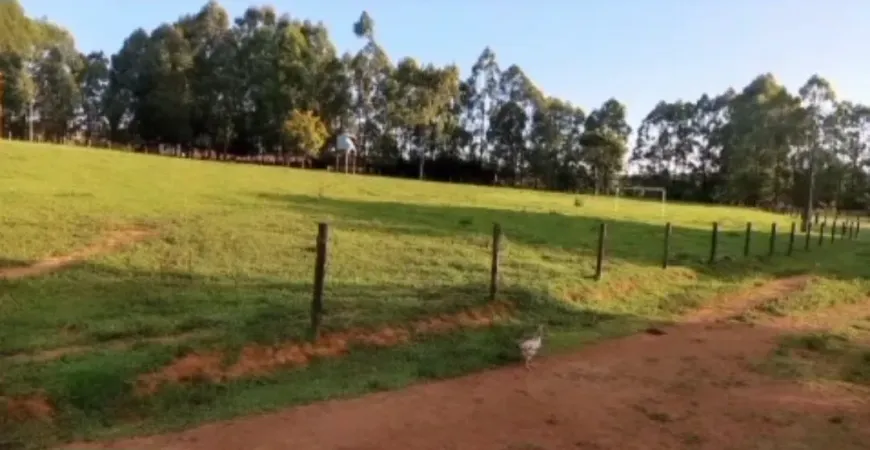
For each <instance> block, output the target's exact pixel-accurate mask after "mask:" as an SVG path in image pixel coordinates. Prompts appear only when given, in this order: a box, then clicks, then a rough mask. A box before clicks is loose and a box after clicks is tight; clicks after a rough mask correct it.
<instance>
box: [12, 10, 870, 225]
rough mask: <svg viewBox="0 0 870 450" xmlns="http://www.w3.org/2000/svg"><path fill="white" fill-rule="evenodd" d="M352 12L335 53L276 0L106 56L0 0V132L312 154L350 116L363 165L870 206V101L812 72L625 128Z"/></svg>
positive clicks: (314, 26) (172, 27) (573, 185)
mask: <svg viewBox="0 0 870 450" xmlns="http://www.w3.org/2000/svg"><path fill="white" fill-rule="evenodd" d="M351 25H352V26H353V30H354V32H355V34H356V35H357V36H358V37H359V39H360V40H361V41H362V42H363V43H364V45H363V46H362V48H361V49H360V50H359V51H358V52H356V53H354V54H351V53H344V54H339V52H338V51H337V50H336V48H335V46H334V44H333V43H332V41H331V39H330V37H329V33H328V32H327V30H326V28H325V27H324V26H323V24H321V23H316V22H312V21H309V20H303V19H299V18H295V17H292V16H290V15H287V14H284V15H280V14H279V13H278V12H277V11H275V10H274V9H273V8H271V7H250V8H248V9H247V10H246V11H245V12H244V13H243V14H242V15H241V16H240V17H238V18H235V19H234V20H231V18H230V16H229V14H228V13H227V11H226V10H225V9H224V8H223V7H221V6H220V5H219V4H218V3H217V2H215V1H209V2H208V3H206V4H205V5H204V6H203V7H202V9H201V10H199V11H198V12H195V13H192V14H189V15H185V16H182V17H180V18H178V19H177V20H176V21H174V22H171V23H165V24H162V25H160V26H158V27H157V28H155V29H154V30H151V31H150V32H149V31H146V30H144V29H141V28H140V29H136V30H132V32H131V34H130V35H129V36H128V37H127V38H126V39H125V40H124V42H123V43H122V44H121V47H120V49H119V50H118V51H117V52H116V53H115V54H113V55H105V54H104V53H102V52H94V53H90V54H87V55H85V54H82V53H80V52H79V51H78V50H77V49H76V46H75V41H74V39H73V37H72V35H71V34H70V33H69V32H67V31H66V30H64V29H63V28H61V27H60V26H58V25H56V24H52V23H49V22H47V21H44V20H34V19H31V18H28V17H27V16H26V14H25V11H24V10H23V8H22V7H21V5H20V4H19V3H18V2H17V1H16V0H0V72H2V74H3V83H4V86H3V87H4V89H3V91H4V95H3V99H2V107H3V109H2V119H3V124H4V126H5V132H6V133H8V137H14V138H19V139H40V140H45V141H55V142H61V141H64V142H66V141H70V140H73V141H78V142H82V143H87V144H89V145H106V143H116V144H122V145H130V146H134V147H137V148H157V147H167V148H173V149H182V150H183V151H184V152H185V153H189V152H192V151H197V152H198V153H201V152H202V151H206V152H208V153H212V154H213V155H215V157H216V158H218V159H256V160H260V161H263V160H271V161H275V162H278V163H282V164H290V163H291V162H294V161H295V162H299V161H301V163H302V165H303V166H305V165H306V164H313V165H317V166H321V167H322V166H323V165H325V164H328V163H330V162H331V161H333V160H335V157H336V155H335V154H334V153H333V152H332V151H331V148H332V143H333V141H334V138H335V136H336V135H337V134H338V133H340V132H348V133H352V134H353V135H354V136H355V137H356V140H357V142H358V145H359V149H358V150H359V151H358V155H357V159H356V164H357V166H358V167H359V168H360V169H361V170H363V171H368V172H375V173H380V174H384V175H392V176H404V177H419V178H427V179H433V180H443V181H455V182H472V183H487V184H502V185H511V186H522V187H530V188H536V189H553V190H571V191H591V192H594V193H599V192H608V191H611V190H612V189H613V188H614V187H615V186H616V185H617V184H618V183H622V184H631V185H635V186H650V187H664V188H666V189H667V192H668V198H669V199H673V200H687V201H697V202H714V203H728V204H741V205H747V206H761V207H768V208H776V207H782V206H783V205H786V206H788V207H793V206H800V205H804V204H806V203H807V195H808V193H809V192H810V183H812V184H813V186H812V192H813V194H814V197H815V199H816V201H817V203H819V204H823V205H825V206H832V207H835V208H840V209H867V208H868V206H870V195H868V188H870V177H868V166H870V108H868V107H867V106H866V105H861V104H857V103H854V102H850V101H848V100H843V99H839V98H837V96H836V94H835V92H834V90H833V89H832V87H831V84H830V83H829V82H828V81H827V80H825V79H824V78H823V77H821V76H819V75H814V76H812V77H810V79H808V80H807V82H806V83H805V85H804V86H803V87H801V88H800V89H799V90H798V92H789V91H788V89H786V88H785V87H784V86H782V85H781V84H780V83H779V82H778V81H777V79H776V78H775V77H774V76H773V75H772V74H769V73H765V74H761V75H759V76H758V77H756V78H755V79H753V80H751V81H750V82H749V83H748V84H747V85H746V86H745V87H744V88H743V89H741V90H739V91H738V90H734V89H731V88H729V89H727V90H726V91H724V92H722V93H713V94H704V95H702V96H701V97H700V98H698V99H697V100H694V101H686V100H675V101H665V100H663V101H661V102H659V103H658V104H657V105H656V106H655V107H654V108H653V109H652V111H650V112H649V113H648V114H647V115H646V117H645V118H644V120H643V121H642V123H641V124H640V126H639V128H638V129H637V130H632V129H631V127H630V126H629V124H628V123H627V122H626V107H625V105H623V104H622V103H620V102H619V101H618V100H617V99H615V98H611V99H609V100H607V101H606V102H604V103H603V104H602V105H600V106H598V107H596V108H595V109H592V110H588V111H587V110H585V109H584V108H582V107H580V106H578V105H574V104H571V103H570V102H567V101H564V100H561V99H558V98H553V97H548V96H546V95H544V94H543V93H542V92H541V91H540V90H539V89H538V88H537V87H536V86H535V84H534V83H533V82H532V80H531V79H529V77H528V76H527V75H526V74H525V73H524V72H523V70H522V68H520V67H519V66H517V65H503V64H502V63H500V62H499V60H498V58H497V57H496V54H495V52H494V51H493V50H492V49H490V48H488V47H487V48H485V49H483V51H482V52H481V54H480V56H479V58H478V59H477V61H476V62H475V64H474V65H473V67H472V68H471V71H470V73H469V74H467V76H465V77H462V75H461V74H460V71H459V69H458V68H457V67H456V66H455V65H449V66H444V67H439V66H435V65H431V64H420V63H419V62H417V61H416V60H415V59H414V58H411V57H405V58H402V59H400V60H398V62H393V61H392V60H391V59H390V57H389V56H388V55H387V52H386V50H385V49H384V48H383V47H382V46H381V45H380V44H379V42H378V40H377V35H376V33H375V22H374V20H373V18H372V17H371V16H369V14H368V13H366V12H363V13H362V14H361V15H360V18H359V20H358V21H357V22H356V23H354V24H348V26H351ZM633 132H636V143H635V145H634V146H633V148H630V146H629V138H630V136H631V135H632V133H633ZM4 137H6V136H4ZM626 162H628V163H629V164H631V165H633V166H634V167H635V168H637V169H638V174H636V175H631V176H626V175H624V174H625V164H626Z"/></svg>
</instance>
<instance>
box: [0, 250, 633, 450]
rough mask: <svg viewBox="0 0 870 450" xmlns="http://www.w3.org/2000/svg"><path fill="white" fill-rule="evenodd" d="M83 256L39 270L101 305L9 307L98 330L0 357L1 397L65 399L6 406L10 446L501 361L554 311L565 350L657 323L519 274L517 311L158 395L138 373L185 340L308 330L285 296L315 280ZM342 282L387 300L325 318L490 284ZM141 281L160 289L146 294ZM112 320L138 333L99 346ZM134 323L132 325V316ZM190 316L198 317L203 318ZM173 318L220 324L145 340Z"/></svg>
mask: <svg viewBox="0 0 870 450" xmlns="http://www.w3.org/2000/svg"><path fill="white" fill-rule="evenodd" d="M78 270H88V271H89V272H90V273H92V274H94V275H95V276H94V277H93V280H92V281H91V282H90V283H91V284H90V285H83V284H82V279H83V277H82V276H81V274H80V276H78V277H73V278H71V279H69V280H64V278H63V277H55V278H54V279H52V280H51V281H47V280H43V282H42V283H43V285H42V288H44V289H52V290H58V291H60V290H63V289H69V290H71V291H73V292H75V290H77V289H83V290H85V291H88V292H97V291H99V292H100V293H101V295H102V297H100V298H90V299H89V300H90V301H91V302H97V303H98V305H97V306H93V307H86V306H85V305H82V304H80V305H79V307H77V308H75V310H76V311H77V314H78V315H77V316H76V315H75V314H73V313H72V312H69V313H67V316H66V317H63V314H61V316H60V317H59V320H58V321H57V322H51V321H50V320H48V319H49V317H46V320H45V321H43V322H36V323H31V324H30V325H29V327H27V326H25V323H26V321H27V319H29V318H32V316H18V317H13V318H12V319H10V318H9V317H8V316H4V317H3V318H2V319H0V325H2V328H0V329H2V330H3V333H4V334H5V335H4V338H5V337H8V336H9V335H11V334H15V333H19V334H27V335H30V336H31V337H32V338H36V337H37V336H38V335H41V334H51V333H52V332H54V333H57V332H58V330H59V329H58V328H57V327H58V326H61V325H69V324H70V323H75V324H76V327H77V328H76V329H75V332H77V333H80V336H82V342H90V343H96V344H97V345H95V346H94V347H92V348H90V349H89V350H88V351H86V352H82V353H77V354H70V355H66V356H64V357H62V358H59V359H55V360H48V361H30V362H24V363H16V364H8V363H4V362H3V359H0V372H2V373H3V379H2V383H0V398H2V397H4V396H5V397H14V396H16V395H28V394H32V393H34V392H39V391H44V392H45V393H46V394H47V395H48V397H49V398H50V400H51V403H52V404H53V405H54V407H55V409H56V416H55V418H54V424H53V426H51V427H44V426H41V427H37V428H36V429H31V428H30V425H28V424H27V423H21V422H14V421H10V420H8V418H6V419H5V420H4V418H3V417H2V411H0V435H2V439H0V444H2V446H3V447H2V448H16V449H17V448H26V447H27V444H31V445H34V443H38V444H35V445H48V444H53V443H57V442H62V441H71V440H79V439H86V438H100V437H108V436H114V435H118V434H129V433H131V432H135V433H148V432H153V431H158V430H167V429H178V428H182V427H187V426H191V425H194V424H196V423H199V422H202V421H211V420H218V419H224V418H230V417H234V416H237V415H241V414H250V413H255V412H262V411H268V410H274V409H277V408H280V407H286V406H292V405H297V404H303V403H309V402H314V401H319V400H326V399H334V398H345V397H352V396H358V395H361V394H364V393H368V392H375V391H383V390H388V389H397V388H401V387H404V386H408V385H410V384H412V383H415V382H418V381H421V380H432V379H442V378H448V377H454V376H458V375H462V374H465V373H469V372H472V371H478V370H483V369H488V368H494V367H499V366H504V365H507V364H512V363H515V362H519V356H520V355H519V352H518V350H517V348H516V340H517V339H518V338H520V337H522V336H523V335H524V334H525V333H527V332H529V331H531V330H533V329H534V328H535V327H536V326H537V325H538V324H546V325H547V328H548V335H547V338H546V345H547V347H546V348H547V351H558V350H560V349H567V348H576V347H577V346H578V345H580V344H583V343H590V342H594V341H596V340H599V339H601V338H604V337H613V336H621V335H626V334H631V333H633V332H636V331H638V330H640V329H643V327H645V326H647V325H649V323H650V322H649V321H648V320H647V319H645V318H642V317H637V316H633V315H621V314H605V313H601V312H598V311H593V310H589V309H584V308H579V307H574V306H570V305H567V304H565V303H564V302H560V301H557V300H555V299H551V298H547V297H545V296H543V295H542V294H540V293H538V292H533V291H530V290H527V289H523V288H521V287H516V286H514V287H510V288H506V289H505V290H504V292H503V298H504V299H507V300H511V301H512V302H513V303H514V304H515V305H516V315H515V317H514V319H513V320H510V321H507V322H500V323H497V324H495V325H493V326H491V327H488V328H460V329H457V330H454V331H451V332H448V333H445V334H430V335H418V336H415V337H414V338H413V339H412V341H411V342H410V343H407V344H399V345H397V346H395V347H389V348H375V347H369V346H364V345H357V346H355V347H353V350H352V351H351V353H350V354H349V355H345V356H342V357H338V358H332V359H321V360H315V361H314V362H313V363H312V364H311V365H309V366H307V367H305V368H295V369H286V370H281V371H277V372H274V373H269V374H265V375H261V376H257V377H254V378H249V379H239V380H235V381H227V382H223V383H208V382H204V381H203V382H192V383H191V384H185V385H171V386H169V387H167V388H164V389H162V390H161V391H159V392H158V393H157V394H156V395H154V396H151V397H146V398H142V397H138V396H136V395H134V393H133V386H134V382H135V381H136V379H137V377H138V376H139V375H141V374H145V373H149V372H152V371H155V370H158V369H159V368H160V367H163V366H165V365H166V364H168V363H169V362H171V361H172V360H173V359H175V358H177V357H179V356H181V355H183V354H186V353H189V352H191V351H194V350H202V349H218V350H222V351H224V352H227V353H232V352H239V351H240V347H241V345H242V344H244V343H250V342H261V343H276V342H279V341H283V340H287V339H294V338H298V337H299V331H302V330H305V328H306V326H307V320H308V309H307V302H300V301H294V300H292V299H289V298H288V294H289V293H291V292H298V293H300V295H301V293H303V292H304V294H306V295H305V297H306V298H308V295H307V294H308V293H309V287H308V286H301V285H296V284H281V283H269V282H261V281H258V280H246V281H244V282H241V281H240V282H233V283H226V282H221V281H219V280H209V279H205V278H196V277H193V276H190V275H188V274H178V273H169V274H151V276H150V277H148V276H145V274H135V275H133V276H130V275H129V274H128V276H127V277H126V278H125V279H121V280H118V279H114V278H115V277H116V276H117V275H118V274H115V273H113V271H112V270H110V269H107V268H104V267H100V266H94V265H90V266H89V267H82V268H79V269H78ZM156 277H162V279H163V280H164V282H165V283H167V284H166V285H165V286H168V287H170V288H171V289H173V290H178V286H179V285H181V284H182V281H183V280H185V283H186V284H187V285H188V286H190V287H188V288H187V289H191V290H193V289H196V291H197V292H198V294H196V295H200V294H199V293H205V294H204V295H205V297H206V298H208V299H209V302H210V303H212V304H213V306H208V305H207V304H205V303H197V302H193V303H185V301H186V300H189V298H188V299H185V298H184V296H185V295H188V296H191V297H196V296H195V295H193V294H191V293H187V294H185V293H184V292H183V290H182V292H181V296H182V297H181V298H179V297H178V296H174V297H172V298H169V297H164V293H163V291H162V289H163V287H161V286H159V283H156V282H155V280H156ZM46 283H47V284H46ZM334 289H337V290H345V289H346V290H349V291H353V292H355V293H356V295H357V296H358V295H360V294H363V295H368V296H370V297H371V298H373V299H375V298H377V299H380V300H379V301H380V302H381V303H378V306H379V307H381V308H384V309H383V310H380V311H379V310H378V308H376V307H373V305H369V307H366V306H360V305H359V304H356V303H347V304H343V303H341V302H333V303H331V304H329V308H328V309H327V311H326V317H325V322H326V325H327V327H328V328H336V329H339V328H345V327H349V326H363V327H377V326H379V325H384V324H385V323H386V324H396V323H401V322H404V321H407V320H411V319H414V318H421V317H425V316H429V315H432V314H437V313H442V312H448V311H451V310H454V311H455V310H457V309H461V308H465V307H469V306H474V305H478V304H481V303H484V302H485V295H484V292H485V290H484V289H483V286H460V287H445V288H443V289H439V288H429V289H425V290H422V291H419V292H417V293H416V297H415V298H416V300H415V301H408V302H406V303H400V304H398V305H390V304H389V302H388V301H386V300H385V299H387V298H389V297H390V296H399V297H403V298H405V297H406V296H409V295H410V294H409V293H408V292H406V291H407V288H406V287H397V286H383V285H380V286H358V285H357V286H343V287H336V288H334ZM143 293H150V294H149V295H146V296H144V297H143V296H141V295H142V294H143ZM357 298H358V297H357ZM101 299H102V300H101ZM227 299H235V301H238V302H239V303H238V307H237V308H235V309H233V310H232V311H229V312H222V309H226V308H227V307H230V306H231V305H229V304H226V303H225V302H226V301H227ZM63 301H64V302H74V303H78V302H79V301H82V302H83V301H85V299H84V298H81V299H78V300H74V299H73V298H70V297H67V298H64V299H63ZM373 301H374V300H373ZM214 304H217V305H218V306H214ZM89 308H92V309H89ZM201 308H204V310H202V309H201ZM387 308H389V309H387ZM121 311H126V314H124V315H122V316H121V317H122V318H120V319H119V318H117V315H118V314H120V313H121ZM106 320H109V321H111V320H122V321H126V322H115V323H116V325H117V326H118V327H119V328H118V330H119V331H121V330H125V329H126V330H128V331H130V332H131V333H133V332H135V333H134V334H126V335H125V336H123V337H124V338H128V339H132V340H133V341H134V343H133V344H132V345H129V346H126V347H124V348H114V347H110V346H109V347H106V346H102V345H103V344H108V343H109V342H110V339H104V340H103V341H102V342H99V341H100V340H99V339H98V338H99V337H104V338H106V337H107V336H105V335H102V334H100V333H101V332H102V330H104V328H103V327H104V326H105V324H103V323H102V322H104V321H106ZM196 321H198V322H196ZM125 323H126V324H127V325H130V326H129V328H124V324H125ZM192 323H197V326H196V327H193V326H192V325H191V324H192ZM143 324H151V327H150V328H147V330H149V332H144V331H143V330H144V329H146V328H142V325H143ZM164 325H165V326H167V327H169V328H172V327H173V326H174V328H175V330H173V331H178V330H180V329H190V328H200V329H203V330H209V331H212V332H213V333H214V334H213V335H212V336H210V337H209V338H208V339H202V340H196V339H194V340H182V341H178V342H161V343H154V342H146V341H144V340H143V338H144V337H146V336H147V335H149V334H154V333H156V332H157V331H158V330H160V327H161V326H164ZM10 327H11V331H9V330H8V329H9V328H10ZM63 329H64V328H60V330H61V331H62V330H63ZM164 331H166V330H164ZM68 332H70V331H68ZM121 337H122V336H121V335H118V336H115V337H114V338H121ZM137 340H138V342H137ZM4 427H5V428H4ZM34 430H35V431H34ZM37 432H38V433H37ZM33 433H37V434H33Z"/></svg>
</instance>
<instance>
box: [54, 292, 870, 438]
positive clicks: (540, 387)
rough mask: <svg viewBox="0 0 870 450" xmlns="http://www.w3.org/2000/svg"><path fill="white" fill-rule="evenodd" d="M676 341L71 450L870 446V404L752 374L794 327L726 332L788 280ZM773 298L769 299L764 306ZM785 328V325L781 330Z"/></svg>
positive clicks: (670, 337)
mask: <svg viewBox="0 0 870 450" xmlns="http://www.w3.org/2000/svg"><path fill="white" fill-rule="evenodd" d="M774 283H775V284H774V285H773V287H776V288H777V289H773V287H771V286H762V287H760V288H758V289H754V290H750V291H747V292H745V293H744V295H742V296H741V295H737V296H735V295H732V296H729V297H728V298H727V300H728V302H727V303H723V304H722V305H721V308H720V309H719V310H718V312H714V311H713V310H712V309H709V308H708V309H706V310H705V311H704V312H703V314H699V315H698V316H696V318H699V319H700V316H703V318H704V319H708V320H712V321H717V320H718V321H719V322H718V323H711V322H701V323H687V324H683V325H678V326H673V327H668V328H666V329H664V330H663V331H664V332H665V333H664V334H663V335H659V336H653V335H651V334H639V335H634V336H629V337H626V338H621V339H615V340H611V341H607V342H603V343H600V344H597V345H594V346H590V347H588V348H586V349H583V350H581V351H579V352H576V353H572V354H569V355H561V356H555V357H549V358H542V359H540V360H538V361H537V365H536V366H535V368H534V369H533V370H532V371H528V372H527V371H526V370H524V369H523V368H522V367H508V368H503V369H499V370H493V371H489V372H484V373H478V374H474V375H470V376H467V377H463V378H458V379H452V380H447V381H442V382H436V383H430V384H423V385H418V386H414V387H411V388H408V389H405V390H401V391H396V392H386V393H379V394H373V395H369V396H366V397H362V398H358V399H353V400H346V401H333V402H324V403H319V404H314V405H309V406H303V407H298V408H292V409H288V410H285V411H282V412H278V413H274V414H268V415H261V416H254V417H246V418H241V419H237V420H233V421H227V422H222V423H215V424H209V425H205V426H202V427H199V428H196V429H193V430H188V431H185V432H181V433H175V434H168V435H162V436H152V437H144V438H136V439H131V440H125V441H119V442H114V443H102V444H90V445H85V446H74V447H69V448H103V449H106V448H117V449H143V450H144V449H149V450H150V449H166V450H169V449H172V450H181V449H185V450H195V449H202V450H228V449H245V450H267V449H305V450H326V449H334V450H338V449H343V450H349V449H355V450H394V449H395V450H399V449H401V450H417V449H472V450H545V449H546V450H549V449H587V450H589V449H595V450H603V449H613V450H634V449H637V450H657V449H709V450H726V449H727V450H738V449H740V450H742V449H745V450H762V449H796V450H797V449H802V450H811V449H819V450H821V449H823V448H836V449H837V450H858V449H867V448H868V447H870V444H868V442H870V429H868V428H867V427H866V426H863V427H862V425H861V424H867V423H870V392H868V391H865V390H861V389H858V388H855V387H849V386H840V385H824V386H823V385H809V384H799V383H795V382H788V381H781V380H774V379H771V378H769V377H766V376H764V375H761V374H759V373H758V372H756V371H754V370H752V364H753V363H754V362H757V361H760V360H762V359H763V358H765V357H766V356H767V355H768V353H769V352H770V351H771V350H772V349H773V347H774V345H775V343H776V339H777V337H778V336H779V334H780V333H781V332H782V331H783V327H782V326H774V325H776V324H771V326H753V325H751V324H741V323H726V322H721V319H722V318H723V317H728V316H729V315H730V314H733V313H734V312H735V307H734V305H736V304H742V305H747V306H748V305H750V304H755V302H747V301H746V299H747V298H748V297H750V296H752V295H753V294H756V293H758V294H762V293H765V294H766V293H770V292H772V291H776V292H777V293H778V294H780V295H782V294H785V293H787V291H788V290H789V289H787V288H790V289H799V288H800V287H801V286H802V285H803V283H802V280H801V282H799V281H798V280H797V279H793V280H791V281H790V282H785V281H778V282H774ZM761 297H765V295H761ZM780 325H782V324H780Z"/></svg>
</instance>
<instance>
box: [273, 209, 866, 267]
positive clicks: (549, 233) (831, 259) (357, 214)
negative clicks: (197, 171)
mask: <svg viewBox="0 0 870 450" xmlns="http://www.w3.org/2000/svg"><path fill="white" fill-rule="evenodd" d="M256 195H257V197H258V198H261V199H265V200H268V201H273V202H279V203H281V204H285V205H287V206H288V207H290V208H292V209H294V210H299V211H303V212H306V213H308V214H311V215H312V217H314V218H315V219H316V220H328V221H331V222H333V223H334V224H335V225H336V226H339V227H347V228H349V229H363V230H365V229H369V230H374V231H378V232H384V231H386V232H388V233H396V234H408V235H420V236H430V237H453V236H490V235H491V234H492V224H493V223H499V224H501V226H502V229H503V231H504V233H505V236H506V238H507V239H508V241H513V242H518V243H521V244H524V245H528V246H532V247H544V248H547V247H550V248H559V249H563V250H570V251H575V252H578V253H579V254H582V255H587V256H588V257H590V258H594V255H595V253H596V249H597V240H598V232H599V225H600V223H601V219H599V218H595V217H586V216H567V215H563V214H560V213H556V212H552V213H549V214H547V213H539V212H528V211H513V210H503V209H492V208H479V207H457V206H447V205H419V204H407V203H396V202H360V201H351V200H342V199H334V198H328V197H311V196H304V195H289V194H274V193H261V194H256ZM605 222H607V224H608V237H607V244H606V257H607V258H608V259H612V260H622V261H627V262H630V263H634V264H639V265H652V266H659V267H660V266H661V265H662V259H663V254H664V226H663V225H653V224H647V223H641V222H632V221H625V220H613V219H609V220H606V221H605ZM753 226H754V229H753V231H752V233H750V252H749V256H748V257H744V253H743V252H744V243H745V230H721V229H720V231H719V233H718V244H717V257H716V263H715V264H712V265H711V264H709V258H710V253H711V242H712V224H711V228H710V230H700V229H697V228H688V227H679V226H674V227H673V228H672V233H671V239H670V251H669V254H670V257H669V264H670V265H672V266H685V267H689V268H692V269H694V270H696V271H698V272H699V273H701V274H703V275H706V276H711V277H715V278H717V279H727V280H734V279H740V278H743V277H745V276H747V275H753V274H769V275H773V276H784V275H790V274H796V273H803V272H807V271H809V270H812V271H813V272H816V273H819V274H825V275H830V276H836V277H841V278H852V277H866V276H870V266H867V265H866V264H844V263H843V262H842V261H838V258H839V256H841V255H843V254H847V253H852V254H853V255H855V254H856V250H857V252H859V253H860V255H858V256H862V257H866V256H870V248H868V247H867V246H866V244H864V243H863V242H861V241H848V240H846V239H843V238H841V236H840V229H839V227H838V229H837V235H836V239H835V241H834V242H833V243H831V241H830V234H829V233H830V228H828V229H827V230H826V234H825V236H824V239H823V243H822V245H821V246H819V244H818V230H815V231H814V233H813V234H812V235H811V239H810V246H809V251H806V250H805V249H804V244H805V235H802V234H800V233H799V232H798V233H796V235H795V239H794V243H793V251H792V255H791V256H790V257H787V256H786V253H787V249H788V247H789V232H790V230H789V228H788V226H787V224H785V223H779V224H778V226H779V229H778V231H777V236H776V240H775V243H774V253H773V257H770V256H769V255H770V253H769V249H770V224H754V225H753ZM783 228H785V229H783ZM856 247H858V248H857V249H856ZM789 260H791V261H789ZM590 275H591V274H590Z"/></svg>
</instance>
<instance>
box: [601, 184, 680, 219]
mask: <svg viewBox="0 0 870 450" xmlns="http://www.w3.org/2000/svg"><path fill="white" fill-rule="evenodd" d="M625 192H630V193H633V194H636V196H638V197H643V198H646V196H647V193H655V194H656V197H657V198H659V199H660V200H661V208H660V213H659V214H660V216H661V217H664V216H665V208H666V206H667V203H668V189H667V188H663V187H658V186H656V187H649V186H617V187H616V195H615V196H614V197H613V209H614V210H616V211H619V198H620V197H622V196H623V193H625Z"/></svg>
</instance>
